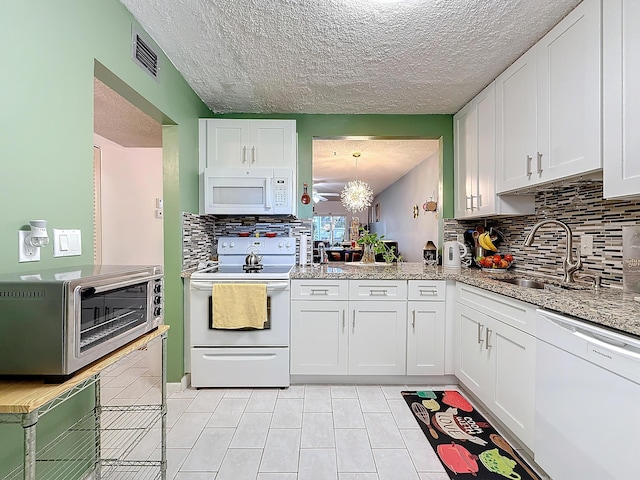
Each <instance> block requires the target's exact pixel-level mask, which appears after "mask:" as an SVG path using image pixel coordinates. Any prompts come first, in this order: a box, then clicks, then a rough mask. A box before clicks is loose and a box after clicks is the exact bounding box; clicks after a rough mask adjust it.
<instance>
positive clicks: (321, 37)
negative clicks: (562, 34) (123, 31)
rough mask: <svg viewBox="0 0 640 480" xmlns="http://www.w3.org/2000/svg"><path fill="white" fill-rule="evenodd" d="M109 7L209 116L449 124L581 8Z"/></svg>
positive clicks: (554, 1) (504, 1)
mask: <svg viewBox="0 0 640 480" xmlns="http://www.w3.org/2000/svg"><path fill="white" fill-rule="evenodd" d="M120 1H121V2H122V4H124V5H125V7H127V8H128V9H129V11H131V12H132V14H133V15H134V16H135V18H136V19H137V20H138V21H139V22H140V24H141V25H142V26H143V28H144V29H145V30H146V31H147V32H148V33H149V34H150V35H151V36H152V37H153V39H154V40H155V41H156V43H157V44H158V45H159V46H160V48H162V50H163V51H164V52H165V53H166V54H167V56H168V57H169V59H170V60H171V61H172V62H173V64H174V65H175V66H176V67H177V69H178V70H179V71H180V72H181V74H182V75H183V77H184V78H185V80H186V81H187V82H188V83H189V85H190V86H191V87H192V88H193V90H194V91H195V92H196V93H197V94H198V95H199V96H200V98H201V99H202V100H203V101H204V102H205V103H206V104H207V105H208V106H209V107H210V108H211V109H212V110H213V111H214V112H250V113H258V112H259V113H263V112H264V113H273V112H275V113H380V114H391V113H397V114H426V113H455V112H456V111H458V110H459V109H460V108H461V107H462V106H463V105H464V104H465V103H466V102H467V101H469V100H470V99H471V98H472V97H473V96H474V95H475V94H476V93H478V92H479V91H480V90H481V89H482V88H483V87H484V86H486V85H487V84H488V83H489V82H491V81H492V80H493V79H494V78H495V77H496V76H497V75H498V74H500V73H501V72H502V71H503V70H504V69H505V68H506V67H507V66H508V65H510V64H511V63H512V62H513V61H514V60H515V59H516V58H517V57H518V56H520V55H521V54H522V53H524V52H525V51H526V50H527V48H529V47H530V46H531V45H533V44H534V43H535V42H536V41H537V40H539V39H540V38H541V37H542V36H543V35H544V34H545V33H546V32H547V31H549V30H550V29H551V27H553V26H554V25H555V24H556V23H557V22H558V21H559V20H560V19H561V18H562V17H563V16H565V15H566V14H567V13H568V12H569V11H570V10H571V9H572V8H573V7H575V6H576V5H577V4H578V3H580V0H534V1H531V0H404V1H392V0H233V1H229V0H226V1H225V0H120ZM160 75H162V72H160Z"/></svg>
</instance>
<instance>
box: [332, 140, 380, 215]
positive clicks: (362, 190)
mask: <svg viewBox="0 0 640 480" xmlns="http://www.w3.org/2000/svg"><path fill="white" fill-rule="evenodd" d="M353 157H354V158H355V159H356V179H355V180H351V181H350V182H347V184H346V185H345V186H344V188H343V189H342V193H340V199H341V200H342V205H343V206H344V208H345V209H347V211H349V212H352V213H356V212H361V211H363V210H365V209H366V208H368V207H369V206H371V202H372V201H373V190H371V187H370V186H369V185H367V184H366V183H365V182H363V181H362V180H358V157H360V153H358V152H355V153H354V154H353Z"/></svg>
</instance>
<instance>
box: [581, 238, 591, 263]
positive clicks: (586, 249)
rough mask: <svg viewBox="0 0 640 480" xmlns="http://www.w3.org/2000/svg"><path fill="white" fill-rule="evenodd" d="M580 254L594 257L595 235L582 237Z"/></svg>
mask: <svg viewBox="0 0 640 480" xmlns="http://www.w3.org/2000/svg"><path fill="white" fill-rule="evenodd" d="M580 254H581V255H585V256H587V257H588V256H589V255H593V235H587V234H584V235H582V236H581V237H580Z"/></svg>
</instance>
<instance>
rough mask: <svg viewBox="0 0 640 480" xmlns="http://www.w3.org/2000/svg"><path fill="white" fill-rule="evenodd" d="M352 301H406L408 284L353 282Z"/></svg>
mask: <svg viewBox="0 0 640 480" xmlns="http://www.w3.org/2000/svg"><path fill="white" fill-rule="evenodd" d="M349 299H350V300H365V299H366V300H406V299H407V282H406V281H404V280H368V281H367V280H351V281H350V282H349Z"/></svg>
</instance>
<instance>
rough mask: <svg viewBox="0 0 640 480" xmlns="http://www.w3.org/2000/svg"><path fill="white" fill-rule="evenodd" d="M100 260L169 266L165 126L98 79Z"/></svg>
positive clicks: (96, 183) (97, 243)
mask: <svg viewBox="0 0 640 480" xmlns="http://www.w3.org/2000/svg"><path fill="white" fill-rule="evenodd" d="M93 163H94V262H95V263H104V264H113V265H136V264H137V265H140V264H149V265H151V264H157V265H163V264H164V246H163V244H164V220H163V219H164V210H163V207H164V203H163V198H162V192H163V170H162V163H163V158H162V124H161V123H159V122H157V121H156V120H154V119H153V118H151V117H150V116H149V115H147V114H146V113H144V112H143V111H142V110H140V109H139V108H137V107H136V106H135V105H133V104H132V103H130V102H129V101H128V100H126V99H125V98H124V97H122V96H121V95H119V94H118V93H117V92H115V91H114V90H112V89H111V88H110V87H109V86H107V85H106V84H105V83H103V82H102V81H101V80H100V79H98V78H94V156H93Z"/></svg>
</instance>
